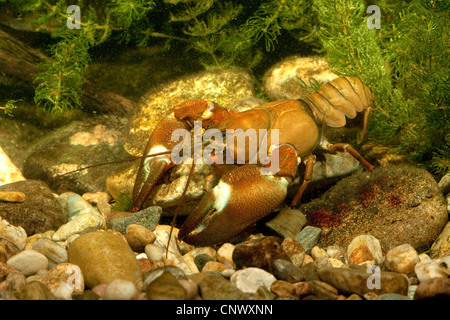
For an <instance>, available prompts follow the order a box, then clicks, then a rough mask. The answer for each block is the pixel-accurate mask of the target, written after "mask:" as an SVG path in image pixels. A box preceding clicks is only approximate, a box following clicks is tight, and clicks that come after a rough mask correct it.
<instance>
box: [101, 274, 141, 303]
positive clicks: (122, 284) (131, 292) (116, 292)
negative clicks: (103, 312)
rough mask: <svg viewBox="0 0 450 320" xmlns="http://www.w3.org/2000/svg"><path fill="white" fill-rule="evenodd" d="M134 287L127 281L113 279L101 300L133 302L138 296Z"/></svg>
mask: <svg viewBox="0 0 450 320" xmlns="http://www.w3.org/2000/svg"><path fill="white" fill-rule="evenodd" d="M138 293H139V292H138V290H137V289H136V286H135V285H134V284H133V283H132V282H130V281H127V280H123V279H114V280H113V281H111V282H110V283H109V284H108V286H107V287H106V289H105V293H104V295H103V300H134V299H136V298H137V296H138Z"/></svg>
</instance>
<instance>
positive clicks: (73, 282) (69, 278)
mask: <svg viewBox="0 0 450 320" xmlns="http://www.w3.org/2000/svg"><path fill="white" fill-rule="evenodd" d="M41 282H42V283H43V284H45V285H46V287H47V288H49V290H50V291H51V292H55V291H57V290H58V288H59V287H60V284H61V283H62V282H63V283H66V284H67V286H68V288H61V289H60V290H61V291H63V290H64V292H67V291H68V289H70V292H71V294H72V293H73V294H74V295H81V294H82V293H83V291H84V287H85V286H84V277H83V273H82V272H81V269H80V267H79V266H77V265H76V264H73V263H68V262H65V263H60V264H58V265H56V266H55V267H53V268H52V269H50V270H49V271H48V272H47V273H46V274H45V275H44V276H43V277H42V280H41ZM61 293H62V292H61ZM55 295H57V294H55Z"/></svg>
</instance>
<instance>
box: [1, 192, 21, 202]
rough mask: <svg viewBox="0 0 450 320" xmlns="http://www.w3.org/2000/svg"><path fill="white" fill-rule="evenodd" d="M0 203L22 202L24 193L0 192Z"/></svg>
mask: <svg viewBox="0 0 450 320" xmlns="http://www.w3.org/2000/svg"><path fill="white" fill-rule="evenodd" d="M0 201H6V202H24V201H25V193H23V192H20V191H0Z"/></svg>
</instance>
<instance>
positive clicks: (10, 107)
mask: <svg viewBox="0 0 450 320" xmlns="http://www.w3.org/2000/svg"><path fill="white" fill-rule="evenodd" d="M19 101H22V99H17V100H8V101H7V102H6V103H5V105H4V106H0V109H1V110H3V111H4V112H5V114H6V115H7V116H10V117H12V116H13V112H12V111H13V109H15V108H17V107H16V105H15V103H16V102H19Z"/></svg>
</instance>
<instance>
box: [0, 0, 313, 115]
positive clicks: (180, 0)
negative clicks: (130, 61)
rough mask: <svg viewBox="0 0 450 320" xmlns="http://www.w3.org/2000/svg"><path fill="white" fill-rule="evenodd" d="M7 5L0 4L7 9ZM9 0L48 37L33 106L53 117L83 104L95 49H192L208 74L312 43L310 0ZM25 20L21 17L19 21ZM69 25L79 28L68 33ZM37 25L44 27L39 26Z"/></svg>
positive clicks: (247, 66) (249, 66)
mask: <svg viewBox="0 0 450 320" xmlns="http://www.w3.org/2000/svg"><path fill="white" fill-rule="evenodd" d="M5 2H6V1H5V0H3V1H2V0H0V4H1V3H5ZM70 5H76V6H77V7H78V8H79V11H78V15H77V11H71V10H68V6H69V4H68V3H67V1H64V0H26V1H25V0H11V1H8V6H9V7H13V8H14V11H15V12H18V13H20V14H21V15H26V14H29V15H31V16H32V17H33V18H34V20H33V23H34V26H35V29H36V30H37V29H46V30H49V31H51V34H52V37H53V38H54V39H55V44H53V45H51V46H50V47H49V48H48V52H49V54H50V55H51V59H52V60H51V61H49V62H47V63H44V64H42V65H41V66H40V67H41V69H40V70H41V71H40V72H39V74H38V75H37V76H36V79H35V80H36V82H37V83H38V87H37V88H36V93H35V101H36V103H37V104H38V105H40V106H42V107H43V108H44V110H46V111H50V112H51V113H53V114H57V113H60V112H63V111H65V110H68V109H71V108H74V107H79V106H80V105H81V102H80V101H81V98H80V97H81V94H82V84H83V80H84V73H85V71H86V68H87V66H88V65H89V62H90V51H91V49H92V48H94V47H96V46H98V45H100V44H102V43H104V42H106V41H109V42H116V43H118V44H127V45H137V46H148V45H155V44H158V45H161V44H162V45H163V46H164V48H166V49H167V50H169V49H170V48H171V43H172V42H174V41H175V42H178V43H180V44H181V46H178V47H177V49H179V48H181V50H185V51H186V54H191V53H190V52H189V51H195V52H196V54H195V56H196V57H197V56H198V57H199V59H200V62H201V63H202V64H203V66H204V67H205V68H207V69H211V68H224V67H229V66H235V67H240V68H244V69H247V70H248V71H251V70H252V69H253V68H255V67H256V66H257V65H258V64H259V63H260V62H261V61H262V58H263V56H264V55H265V54H268V53H270V52H275V51H276V48H277V45H278V40H279V38H280V37H282V36H289V40H290V41H292V42H299V43H300V42H304V43H309V44H314V39H315V37H317V28H316V21H315V18H314V15H313V13H312V0H281V1H278V0H261V1H250V0H248V1H231V0H230V1H218V0H161V1H156V0H110V1H108V0H101V1H95V2H94V1H88V0H78V1H72V2H71V3H70ZM22 20H23V19H22ZM69 21H71V23H72V24H73V23H74V22H75V23H76V24H78V27H74V28H70V29H69V28H68V25H69V23H68V22H69ZM40 26H45V28H44V27H42V28H40Z"/></svg>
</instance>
